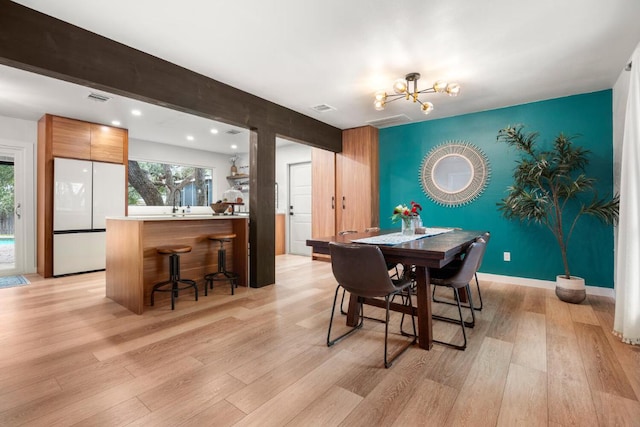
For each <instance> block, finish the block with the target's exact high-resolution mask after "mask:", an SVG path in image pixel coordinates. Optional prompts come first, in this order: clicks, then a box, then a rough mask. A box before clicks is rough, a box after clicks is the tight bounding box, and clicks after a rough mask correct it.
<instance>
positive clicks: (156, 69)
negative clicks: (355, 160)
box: [0, 0, 342, 152]
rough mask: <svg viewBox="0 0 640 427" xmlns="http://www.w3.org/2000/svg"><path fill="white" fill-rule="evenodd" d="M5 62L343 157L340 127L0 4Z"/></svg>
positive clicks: (0, 58) (1, 59)
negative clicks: (266, 131) (265, 130)
mask: <svg viewBox="0 0 640 427" xmlns="http://www.w3.org/2000/svg"><path fill="white" fill-rule="evenodd" d="M0 63H2V64H5V65H9V66H12V67H16V68H21V69H25V70H28V71H33V72H36V73H39V74H43V75H47V76H50V77H55V78H58V79H62V80H66V81H69V82H72V83H77V84H81V85H84V86H89V87H93V88H97V89H102V90H105V91H109V92H112V93H116V94H118V95H123V96H127V97H130V98H134V99H138V100H141V101H145V102H149V103H152V104H157V105H162V106H166V107H169V108H172V109H175V110H179V111H183V112H186V113H190V114H195V115H199V116H203V117H207V118H210V119H213V120H217V121H221V122H225V123H229V124H233V125H237V126H241V127H245V128H248V129H253V128H260V127H268V128H269V129H270V130H271V131H272V132H273V133H274V134H276V135H283V136H286V137H289V138H292V139H295V140H298V141H304V142H305V143H306V144H308V145H311V146H314V147H318V148H324V149H327V150H330V151H335V152H339V151H341V150H342V133H341V130H340V129H338V128H335V127H333V126H330V125H327V124H326V123H322V122H320V121H318V120H316V119H313V118H311V117H309V116H305V115H303V114H300V113H297V112H295V111H293V110H290V109H288V108H285V107H282V106H280V105H278V104H275V103H273V102H270V101H266V100H264V99H262V98H259V97H257V96H255V95H252V94H249V93H247V92H243V91H241V90H239V89H236V88H233V87H231V86H229V85H226V84H224V83H220V82H218V81H216V80H213V79H211V78H209V77H206V76H203V75H201V74H198V73H195V72H193V71H191V70H187V69H186V68H183V67H180V66H178V65H175V64H172V63H170V62H167V61H164V60H162V59H159V58H157V57H155V56H152V55H149V54H147V53H145V52H141V51H139V50H136V49H133V48H131V47H128V46H125V45H123V44H121V43H118V42H115V41H113V40H110V39H107V38H105V37H102V36H100V35H97V34H95V33H92V32H90V31H87V30H85V29H83V28H80V27H76V26H74V25H71V24H68V23H66V22H64V21H60V20H59V19H56V18H53V17H50V16H48V15H45V14H43V13H40V12H37V11H34V10H32V9H29V8H27V7H24V6H22V5H20V4H17V3H14V2H11V1H9V0H0Z"/></svg>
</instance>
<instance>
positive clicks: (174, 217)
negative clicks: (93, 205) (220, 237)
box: [107, 214, 249, 221]
mask: <svg viewBox="0 0 640 427" xmlns="http://www.w3.org/2000/svg"><path fill="white" fill-rule="evenodd" d="M107 219H117V220H122V221H190V220H202V219H214V220H215V219H249V215H214V214H162V215H139V216H117V217H107Z"/></svg>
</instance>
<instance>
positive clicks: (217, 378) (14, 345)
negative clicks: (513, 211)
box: [0, 255, 640, 426]
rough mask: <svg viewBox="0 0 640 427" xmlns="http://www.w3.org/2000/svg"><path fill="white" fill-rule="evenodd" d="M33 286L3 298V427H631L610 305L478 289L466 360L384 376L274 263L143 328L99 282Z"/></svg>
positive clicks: (314, 286)
mask: <svg viewBox="0 0 640 427" xmlns="http://www.w3.org/2000/svg"><path fill="white" fill-rule="evenodd" d="M29 278H30V279H31V280H32V283H31V284H30V285H28V286H24V287H18V288H10V289H0V425H2V426H18V425H36V426H57V425H62V426H67V425H78V426H123V425H134V426H138V425H145V426H183V425H184V426H208V425H212V426H231V425H256V426H283V425H289V426H319V425H322V426H332V425H345V426H378V425H396V426H409V425H411V426H413V425H420V426H424V425H429V426H440V425H472V426H485V425H486V426H496V425H500V426H523V425H532V426H533V425H535V426H545V425H552V426H570V425H572V426H573V425H575V426H592V425H593V426H596V425H600V426H614V425H616V426H618V425H619V426H631V425H636V426H637V425H640V404H639V403H638V397H640V348H638V347H632V346H628V345H625V344H622V343H620V342H619V341H618V340H617V339H616V338H615V337H614V336H613V335H612V334H611V332H610V331H611V328H612V321H613V313H614V311H613V310H614V309H613V302H612V301H611V300H610V299H608V298H602V297H589V298H588V301H587V302H585V303H583V304H581V305H570V304H565V303H562V302H560V301H559V300H558V299H557V298H556V297H555V295H554V294H553V292H552V291H548V290H542V289H535V288H526V287H520V286H514V285H506V284H499V283H489V282H486V283H482V288H483V297H484V301H485V308H484V310H483V311H482V312H481V313H478V320H477V326H476V327H475V328H474V329H473V330H471V331H470V333H469V347H468V348H467V350H466V351H464V352H463V351H458V350H454V349H450V348H447V347H444V346H441V345H437V344H436V345H435V346H434V348H433V350H432V351H424V350H421V349H419V348H417V347H413V348H411V349H410V350H409V351H408V352H407V353H405V354H404V355H402V356H401V357H400V358H399V359H398V360H397V361H396V362H395V364H394V365H393V366H392V367H391V368H390V369H384V368H383V366H382V349H383V347H382V344H383V335H382V331H383V329H382V328H383V325H382V324H379V323H376V322H372V321H369V322H365V326H364V329H363V330H362V331H358V332H357V333H356V334H355V335H352V336H351V337H349V338H347V339H346V340H344V341H342V342H340V343H338V344H336V345H335V346H334V347H332V348H327V346H326V344H325V340H326V331H327V324H328V319H329V309H330V305H331V301H332V298H333V291H334V289H335V281H334V279H333V276H332V274H331V270H330V265H329V264H328V263H325V262H319V261H315V262H314V261H311V260H310V259H309V258H305V257H296V256H289V255H284V256H280V257H278V259H277V285H275V286H269V287H265V288H261V289H246V288H240V289H239V290H238V292H237V293H236V295H235V296H231V295H228V293H229V290H228V288H227V287H224V288H220V289H216V290H214V292H213V294H211V293H210V294H209V296H208V297H204V296H201V298H200V301H198V302H195V301H193V298H192V296H188V295H181V297H180V298H179V300H178V303H177V306H176V310H175V311H173V312H172V311H171V310H170V309H169V305H168V302H163V303H160V304H157V306H156V307H155V308H154V309H150V310H149V311H147V312H145V313H144V315H141V316H137V315H135V314H132V313H130V312H128V311H127V310H126V309H124V308H122V307H120V306H119V305H117V304H116V303H114V302H112V301H110V300H108V299H106V298H105V297H104V273H92V274H86V275H79V276H72V277H67V278H59V279H50V280H42V279H39V278H38V276H33V277H29ZM441 306H442V304H437V305H436V304H434V310H440V309H441ZM366 314H369V315H375V314H377V313H375V312H374V311H373V309H370V310H368V311H367V312H366ZM342 319H343V318H341V319H340V320H342ZM341 324H342V325H344V323H343V322H341ZM342 327H343V326H342ZM393 331H394V332H397V317H395V319H394V329H393ZM434 331H435V334H436V335H437V336H438V337H439V338H444V339H460V337H461V335H460V331H459V329H456V327H455V326H454V325H449V324H445V323H442V322H435V327H434ZM402 339H403V337H401V336H398V335H394V337H393V339H392V343H393V346H394V347H397V346H398V345H399V344H401V342H402Z"/></svg>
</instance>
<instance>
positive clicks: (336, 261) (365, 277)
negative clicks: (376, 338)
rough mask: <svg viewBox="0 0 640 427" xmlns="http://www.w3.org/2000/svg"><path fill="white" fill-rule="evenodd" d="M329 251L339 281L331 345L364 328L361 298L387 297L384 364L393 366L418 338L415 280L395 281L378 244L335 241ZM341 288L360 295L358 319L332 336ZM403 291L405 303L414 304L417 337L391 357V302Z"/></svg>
mask: <svg viewBox="0 0 640 427" xmlns="http://www.w3.org/2000/svg"><path fill="white" fill-rule="evenodd" d="M329 253H330V254H331V269H332V271H333V275H334V277H335V278H336V281H337V282H338V286H337V287H336V291H335V294H334V297H333V307H332V309H331V319H330V320H329V330H328V332H327V346H328V347H331V346H333V345H334V344H335V343H337V342H338V341H340V340H342V339H343V338H345V337H347V336H348V335H351V334H352V333H353V332H355V331H357V330H358V329H360V328H362V325H363V323H364V312H363V304H362V302H361V298H384V300H385V307H386V314H385V321H384V323H385V328H384V367H385V368H389V367H390V366H391V364H392V363H393V361H394V360H395V359H396V358H397V357H398V356H400V355H401V354H402V353H404V352H405V351H406V350H407V349H408V348H409V347H410V346H411V345H413V344H415V343H416V341H417V333H416V324H415V316H414V312H415V308H414V306H413V304H412V299H411V297H410V296H407V295H409V294H408V289H409V287H410V286H411V281H410V280H408V279H401V280H398V281H392V280H391V277H389V272H388V270H387V263H386V262H385V260H384V256H383V255H382V251H380V248H379V247H377V246H374V245H365V244H348V243H335V242H331V243H330V244H329ZM340 288H342V289H344V290H346V291H347V292H349V293H350V294H351V295H352V297H356V298H358V300H359V301H358V317H359V319H358V322H357V324H356V325H355V326H354V327H353V328H350V329H349V330H348V331H347V332H345V333H343V334H342V335H340V336H338V337H337V338H334V339H332V338H331V329H332V326H333V318H334V313H335V309H336V302H337V300H338V292H339V291H340ZM396 295H400V296H402V297H403V303H404V305H406V306H407V307H409V308H410V310H409V311H410V312H411V321H412V324H413V335H410V336H412V337H413V339H412V340H411V341H410V342H409V343H408V344H407V345H406V346H405V347H403V348H402V349H401V350H400V351H399V352H397V353H396V354H395V356H393V357H392V358H391V360H389V357H388V354H387V352H388V337H389V306H390V303H391V299H392V298H393V297H394V296H396Z"/></svg>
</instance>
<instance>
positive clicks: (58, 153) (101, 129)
mask: <svg viewBox="0 0 640 427" xmlns="http://www.w3.org/2000/svg"><path fill="white" fill-rule="evenodd" d="M128 156H129V139H128V132H127V130H126V129H121V128H114V127H111V126H104V125H100V124H96V123H88V122H83V121H80V120H74V119H68V118H65V117H58V116H53V115H50V114H46V115H44V116H43V117H42V118H41V119H40V120H39V121H38V178H37V208H36V213H37V215H36V217H37V269H38V274H40V275H41V276H43V277H51V276H52V275H53V196H54V193H53V158H54V157H65V158H70V159H80V160H93V161H98V162H107V163H117V164H122V165H124V167H125V186H126V182H127V179H126V173H127V164H128ZM126 194H127V192H126V187H125V195H126ZM126 206H127V203H126V200H125V209H126Z"/></svg>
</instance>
